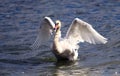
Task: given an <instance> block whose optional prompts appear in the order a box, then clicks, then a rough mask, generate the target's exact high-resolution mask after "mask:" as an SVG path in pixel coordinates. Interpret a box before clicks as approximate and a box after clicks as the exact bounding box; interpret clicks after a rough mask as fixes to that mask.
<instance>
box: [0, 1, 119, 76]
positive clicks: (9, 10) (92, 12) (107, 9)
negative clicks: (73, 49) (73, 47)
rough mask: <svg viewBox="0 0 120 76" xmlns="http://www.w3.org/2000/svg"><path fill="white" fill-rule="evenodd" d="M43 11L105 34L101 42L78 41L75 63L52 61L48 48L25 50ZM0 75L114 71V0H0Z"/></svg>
mask: <svg viewBox="0 0 120 76" xmlns="http://www.w3.org/2000/svg"><path fill="white" fill-rule="evenodd" d="M44 16H49V17H51V18H52V19H53V20H56V19H60V20H61V21H62V24H63V26H62V33H63V36H65V33H66V31H67V29H68V27H69V25H70V24H71V22H72V20H73V19H74V18H75V17H78V18H80V19H82V20H84V21H86V22H88V23H90V24H92V25H93V27H94V28H95V29H96V30H97V31H98V32H99V33H100V34H102V35H103V36H105V37H106V38H108V43H107V44H105V45H90V44H87V43H85V44H83V43H82V44H80V45H81V48H80V49H79V58H78V61H76V62H75V63H71V64H70V63H69V62H68V63H67V62H59V63H56V60H55V57H54V55H53V54H52V52H51V50H50V48H48V47H47V46H42V47H40V49H38V50H31V49H30V48H29V46H30V45H31V44H32V43H33V42H34V40H35V38H36V35H37V30H38V28H39V25H40V22H41V20H42V19H43V17H44ZM0 76H120V0H69V1H68V0H0Z"/></svg>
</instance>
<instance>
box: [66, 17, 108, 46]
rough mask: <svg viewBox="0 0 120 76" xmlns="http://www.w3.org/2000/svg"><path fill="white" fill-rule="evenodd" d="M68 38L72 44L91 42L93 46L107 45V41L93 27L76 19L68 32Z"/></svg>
mask: <svg viewBox="0 0 120 76" xmlns="http://www.w3.org/2000/svg"><path fill="white" fill-rule="evenodd" d="M66 38H67V39H68V40H69V42H71V43H72V44H73V43H74V44H77V43H79V42H84V41H86V42H89V43H91V44H101V43H102V44H105V43H106V42H107V39H106V38H104V37H103V36H102V35H100V34H99V33H98V32H97V31H96V30H95V29H94V28H93V27H92V25H90V24H88V23H87V22H84V21H82V20H80V19H79V18H75V19H74V20H73V22H72V24H71V26H70V28H69V29H68V31H67V34H66Z"/></svg>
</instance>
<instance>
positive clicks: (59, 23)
mask: <svg viewBox="0 0 120 76" xmlns="http://www.w3.org/2000/svg"><path fill="white" fill-rule="evenodd" d="M60 28H61V21H60V20H56V21H55V28H54V30H55V31H56V30H58V29H60Z"/></svg>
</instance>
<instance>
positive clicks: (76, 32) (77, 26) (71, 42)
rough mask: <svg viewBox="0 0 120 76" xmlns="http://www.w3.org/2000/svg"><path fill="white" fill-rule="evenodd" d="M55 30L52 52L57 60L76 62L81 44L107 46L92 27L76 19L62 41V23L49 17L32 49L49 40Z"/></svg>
mask: <svg viewBox="0 0 120 76" xmlns="http://www.w3.org/2000/svg"><path fill="white" fill-rule="evenodd" d="M53 29H54V30H55V31H54V32H55V34H54V39H53V45H52V52H53V53H54V55H55V56H56V58H57V60H69V61H75V60H77V58H78V49H79V45H78V43H80V42H85V41H86V42H88V43H91V44H105V43H106V42H107V39H106V38H104V37H103V36H102V35H100V34H99V33H98V32H97V31H96V30H95V29H93V28H92V26H91V25H90V24H88V23H86V22H84V21H82V20H80V19H79V18H75V19H74V20H73V22H72V24H71V25H70V28H69V29H68V31H67V34H66V36H65V37H64V38H63V39H61V31H60V29H61V22H60V21H59V20H57V21H56V22H55V24H54V22H53V21H52V20H51V18H49V17H45V19H44V20H43V23H42V26H41V28H40V30H39V35H38V36H37V38H36V41H35V42H34V44H33V45H32V48H35V49H36V48H38V47H39V46H41V45H43V44H44V43H45V42H46V41H47V40H49V38H50V35H51V32H52V31H53Z"/></svg>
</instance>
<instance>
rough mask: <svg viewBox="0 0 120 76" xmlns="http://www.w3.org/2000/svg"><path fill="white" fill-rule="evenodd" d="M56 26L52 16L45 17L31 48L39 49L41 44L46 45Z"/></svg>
mask: <svg viewBox="0 0 120 76" xmlns="http://www.w3.org/2000/svg"><path fill="white" fill-rule="evenodd" d="M54 27H55V24H54V22H53V21H52V19H51V18H50V17H45V18H44V20H43V22H42V23H41V25H40V28H39V30H38V35H37V38H36V40H35V42H34V43H33V44H32V46H31V48H32V49H37V48H39V47H40V46H41V45H44V44H45V43H46V42H47V41H48V40H49V39H50V37H51V35H52V32H53V28H54Z"/></svg>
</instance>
